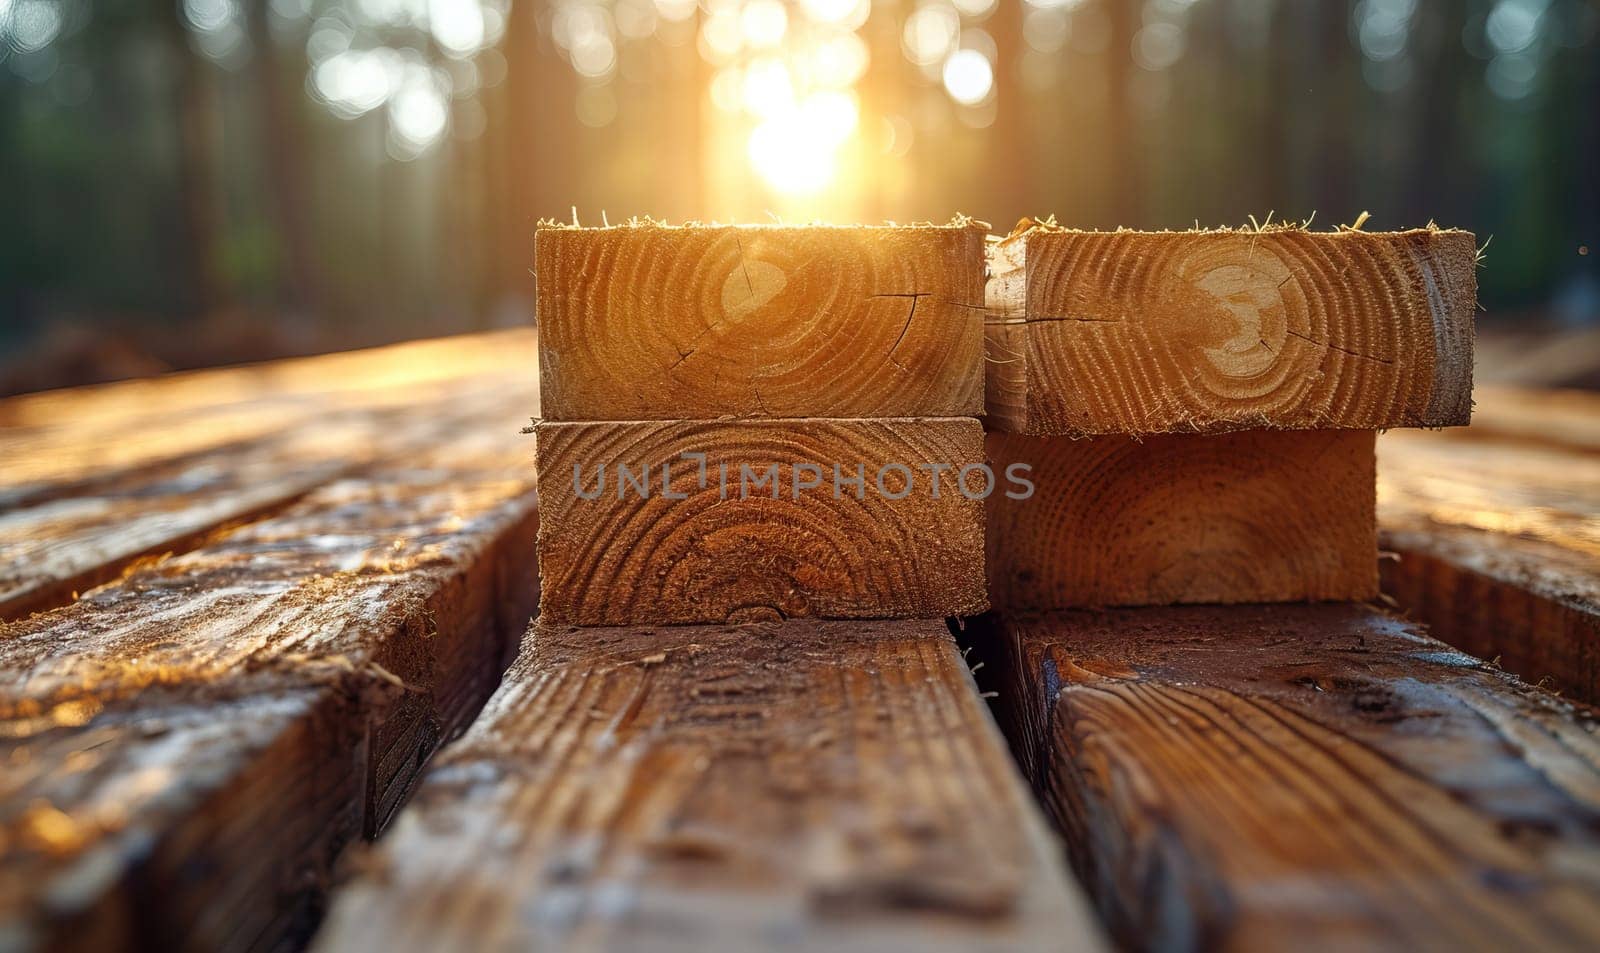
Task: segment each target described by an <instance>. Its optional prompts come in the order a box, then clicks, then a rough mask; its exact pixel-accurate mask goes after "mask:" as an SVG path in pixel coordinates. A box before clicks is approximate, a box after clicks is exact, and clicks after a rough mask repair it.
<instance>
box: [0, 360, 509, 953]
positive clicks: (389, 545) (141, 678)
mask: <svg viewBox="0 0 1600 953" xmlns="http://www.w3.org/2000/svg"><path fill="white" fill-rule="evenodd" d="M532 383H533V382H532V380H531V379H530V380H529V381H528V382H527V385H526V387H525V388H523V389H522V390H520V391H518V390H515V389H513V390H510V391H509V392H507V393H504V394H502V396H501V398H500V403H499V404H498V409H496V410H492V411H490V410H481V411H480V412H478V413H475V414H469V413H466V412H465V411H464V410H463V409H460V408H458V409H457V412H455V413H449V412H444V411H441V410H440V409H439V408H430V410H429V413H426V414H418V415H416V419H415V421H414V422H413V423H412V425H411V428H410V429H411V434H412V437H413V438H414V439H415V443H416V446H415V447H414V448H413V453H412V454H411V455H410V456H409V457H407V458H406V459H404V460H401V461H395V462H391V463H388V464H385V465H383V466H377V467H373V468H371V469H369V470H367V471H366V472H364V473H362V474H360V475H359V476H352V477H349V478H345V479H341V480H338V481H335V482H333V483H329V484H327V485H325V486H322V487H320V488H318V489H316V490H314V491H312V492H310V493H309V494H307V495H306V496H305V497H304V498H303V499H301V500H300V501H299V502H297V503H296V504H294V505H293V506H291V507H289V508H287V509H285V510H284V511H283V512H281V513H280V514H278V515H276V516H274V517H273V518H271V519H268V520H264V521H261V522H258V523H253V524H250V525H247V526H244V527H241V528H238V529H235V530H233V531H231V532H229V533H226V534H223V535H221V536H219V537H217V538H215V539H212V540H209V541H208V542H207V543H206V544H205V545H204V546H202V547H200V548H197V549H195V550H193V551H191V552H189V553H186V554H184V555H181V556H177V557H174V558H171V559H166V560H161V561H155V562H150V563H147V564H142V565H140V566H138V567H136V568H135V569H133V570H132V571H131V572H130V573H129V574H128V575H126V576H125V577H124V578H123V579H122V580H120V581H119V582H117V583H114V584H111V585H108V586H105V587H102V588H100V589H97V590H95V591H93V592H90V593H88V594H86V595H85V596H84V597H83V598H82V599H80V600H79V601H77V602H75V603H74V604H72V605H70V606H66V607H63V608H60V609H57V610H54V611H51V612H48V613H42V614H38V615H35V616H32V617H30V618H28V619H25V620H19V621H16V622H12V623H9V624H5V625H0V761H3V762H4V763H6V764H7V765H10V766H16V767H17V769H18V770H16V771H11V770H9V769H8V771H7V773H6V776H5V780H4V781H3V782H0V794H3V796H0V843H3V844H4V845H6V849H5V850H4V851H0V885H3V889H0V937H4V938H5V939H6V940H8V941H11V940H13V939H15V945H16V946H17V947H18V948H20V949H31V948H60V947H71V946H73V945H74V944H81V945H82V946H83V947H85V948H94V947H96V946H105V945H109V946H111V947H153V946H161V947H163V948H165V947H169V946H177V947H181V948H189V949H206V950H216V949H260V948H267V947H272V946H275V945H276V944H278V943H279V942H281V941H282V940H284V939H285V936H286V934H292V932H293V931H294V930H296V929H303V928H304V926H305V925H306V924H307V923H308V922H309V918H310V917H311V915H312V914H313V913H314V909H313V907H314V903H315V900H316V898H317V896H318V889H319V884H320V883H321V881H322V880H323V879H325V877H326V873H327V869H328V864H329V863H330V862H331V860H332V858H333V856H334V854H335V853H336V852H337V850H338V848H339V847H340V846H341V845H342V844H343V843H344V841H345V840H347V839H348V837H349V836H351V834H352V833H353V832H359V831H362V830H365V831H366V832H368V833H371V832H373V831H375V830H376V829H377V828H379V827H380V826H381V825H382V824H383V823H384V822H385V821H386V820H387V818H388V816H389V815H390V814H391V813H392V812H393V811H394V810H395V809H396V808H397V807H398V805H399V803H400V802H401V801H402V800H403V798H404V796H405V794H406V792H407V791H408V790H409V788H410V786H411V785H412V783H413V782H414V781H415V779H416V777H417V775H418V772H419V770H420V765H421V764H422V762H423V761H424V760H425V759H426V758H427V756H428V755H429V753H430V752H431V751H432V750H433V749H434V748H435V747H436V746H437V745H438V744H439V743H440V742H441V741H442V740H443V739H446V738H449V737H450V736H451V735H452V734H453V733H454V732H456V731H458V730H459V729H460V728H461V727H462V726H463V725H464V724H465V722H466V721H467V720H468V719H469V718H470V716H471V715H472V713H473V712H474V711H476V709H477V707H478V705H479V704H481V702H482V701H483V699H484V698H486V697H487V696H488V694H489V693H490V692H491V691H492V689H493V686H494V684H495V683H496V681H497V676H498V673H499V672H500V670H501V668H502V667H503V665H504V663H505V662H506V661H507V659H508V658H509V654H510V650H511V648H512V647H513V646H514V644H515V641H516V639H517V637H518V635H520V633H521V631H522V629H523V628H524V627H525V625H526V622H527V619H528V617H529V616H530V615H531V614H532V612H533V608H534V606H533V603H534V601H535V599H536V598H537V587H536V584H535V575H536V569H535V565H534V559H533V540H534V536H535V533H536V516H535V509H534V498H533V487H532V467H531V465H530V459H529V458H530V454H529V448H528V447H527V446H526V444H524V443H521V442H519V441H518V440H517V438H516V436H515V434H514V426H512V425H511V424H512V423H514V420H515V417H514V416H513V415H515V414H516V413H517V412H518V410H519V409H520V408H521V407H523V406H526V405H527V403H528V402H530V401H531V400H532V393H531V388H532Z"/></svg>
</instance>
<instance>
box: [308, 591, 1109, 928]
mask: <svg viewBox="0 0 1600 953" xmlns="http://www.w3.org/2000/svg"><path fill="white" fill-rule="evenodd" d="M1059 864H1060V860H1059V857H1058V855H1056V853H1055V850H1054V844H1053V842H1052V840H1051V839H1050V837H1049V836H1048V835H1047V834H1046V833H1045V832H1044V831H1043V829H1042V827H1041V824H1040V822H1039V820H1038V818H1037V814H1036V809H1035V808H1034V806H1033V804H1032V803H1031V801H1030V800H1029V798H1028V796H1027V793H1026V791H1025V790H1024V789H1023V787H1022V785H1021V784H1020V782H1019V780H1018V779H1017V777H1016V773H1015V768H1014V766H1013V765H1012V763H1011V761H1010V759H1009V758H1008V757H1007V755H1006V752H1005V750H1004V745H1003V742H1002V740H1001V739H1000V737H999V736H998V734H997V733H996V731H995V729H994V727H993V724H992V723H991V722H990V720H989V715H988V713H987V712H986V711H985V710H984V706H983V704H982V702H980V701H979V699H978V697H977V694H976V691H975V690H974V687H973V685H972V681H971V678H970V676H969V675H968V673H967V670H966V667H965V665H964V664H963V663H962V659H961V655H960V653H959V652H958V650H957V649H956V646H955V644H954V642H953V640H952V639H951V637H950V635H949V633H948V632H947V631H946V630H945V627H944V623H943V622H940V621H925V622H905V621H902V622H811V621H804V620H792V621H789V622H786V623H781V624H761V625H754V626H746V627H742V628H734V627H690V628H669V629H658V630H649V629H636V630H628V629H583V630H574V629H562V628H549V627H545V626H543V625H542V624H541V625H540V626H539V627H537V628H536V629H535V630H534V631H533V632H531V633H530V634H529V637H528V639H527V640H525V648H524V650H523V655H522V658H521V659H520V660H519V661H518V662H517V664H516V665H514V666H513V667H512V669H511V671H510V672H509V673H508V674H507V678H506V683H505V685H504V686H503V687H502V688H501V690H500V692H499V693H498V694H497V695H496V696H495V698H494V699H493V700H492V701H491V702H490V703H489V706H488V707H487V708H486V710H485V712H484V715H483V717H482V718H481V719H480V720H479V721H478V722H477V724H475V725H474V726H473V728H472V730H471V731H470V732H469V733H468V735H467V737H466V738H464V739H463V740H462V741H461V742H459V743H458V744H456V745H454V746H452V747H451V748H450V749H449V751H448V752H447V753H445V754H444V755H443V756H442V757H441V758H440V761H439V763H438V764H437V765H436V766H435V767H434V768H433V769H432V771H431V772H430V774H429V776H428V778H427V780H426V781H425V782H424V784H423V786H422V788H421V790H420V792H419V796H418V803H417V804H416V805H415V806H414V807H412V808H410V809H408V810H407V811H406V812H405V813H404V814H403V815H402V817H401V819H400V821H399V823H398V824H397V825H396V826H395V829H394V830H393V832H392V833H391V834H390V835H389V836H388V837H387V838H385V840H384V841H383V842H382V844H381V845H380V846H379V847H378V848H377V850H376V853H375V856H372V857H370V858H368V859H367V861H366V862H364V863H362V864H360V865H358V868H357V869H358V875H357V876H356V878H355V879H354V881H353V882H352V883H350V884H349V885H347V886H346V887H345V888H344V889H343V890H342V891H341V892H340V894H339V895H338V896H337V898H336V900H337V902H336V904H335V906H334V909H333V911H332V913H331V914H330V917H329V920H328V923H327V925H326V926H325V928H324V929H323V931H322V933H321V934H320V935H319V937H318V946H317V948H318V949H319V950H328V951H355V950H373V951H383V953H401V951H410V950H416V951H433V950H443V949H479V950H526V949H540V948H569V947H571V948H579V947H581V948H593V949H609V950H629V949H649V950H680V949H681V950H694V951H703V950H730V951H731V950H751V949H778V948H781V949H796V950H885V949H888V950H1095V949H1100V948H1101V943H1100V937H1099V932H1098V927H1097V926H1096V925H1095V924H1094V923H1093V919H1092V917H1091V916H1089V915H1088V913H1087V910H1086V907H1085V905H1084V903H1083V901H1082V898H1081V896H1080V894H1078V892H1077V890H1076V888H1075V887H1073V886H1071V885H1069V883H1068V882H1067V881H1066V880H1065V879H1064V878H1063V876H1062V872H1061V870H1060V867H1059Z"/></svg>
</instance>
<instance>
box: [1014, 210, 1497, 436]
mask: <svg viewBox="0 0 1600 953" xmlns="http://www.w3.org/2000/svg"><path fill="white" fill-rule="evenodd" d="M989 259H990V264H989V270H990V275H991V277H990V281H989V285H988V288H987V294H986V297H987V303H988V307H989V310H990V318H989V319H988V320H989V323H988V326H987V334H988V337H989V360H990V361H991V369H990V372H989V392H988V395H987V402H988V415H989V423H990V426H991V427H993V428H994V429H999V430H1006V431H1011V432H1015V433H1028V434H1069V435H1087V434H1113V433H1132V434H1151V433H1171V432H1216V431H1225V430H1248V429H1268V428H1271V429H1330V428H1351V429H1360V430H1374V429H1382V428H1386V427H1436V426H1447V425H1452V424H1464V423H1466V422H1467V419H1468V417H1469V416H1470V413H1471V407H1472V400H1471V393H1472V335H1473V308H1474V304H1475V300H1476V289H1477V278H1476V273H1475V268H1476V249H1475V246H1474V239H1473V236H1472V234H1471V233H1469V232H1461V231H1441V230H1435V229H1426V230H1417V231H1409V232H1398V233H1389V234H1369V233H1365V232H1354V231H1344V232H1335V233H1313V232H1309V231H1305V230H1303V229H1271V230H1266V231H1261V232H1255V231H1209V232H1161V233H1151V232H1133V231H1117V232H1078V231H1068V230H1064V229H1045V228H1037V227H1036V228H1032V229H1028V230H1024V231H1020V232H1018V233H1017V234H1015V235H1013V236H1011V237H1010V238H1008V239H1006V240H1005V241H1002V242H1000V243H997V244H995V245H992V246H991V247H990V251H989Z"/></svg>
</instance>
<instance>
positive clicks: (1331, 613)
mask: <svg viewBox="0 0 1600 953" xmlns="http://www.w3.org/2000/svg"><path fill="white" fill-rule="evenodd" d="M974 638H975V639H978V640H987V641H988V642H989V643H990V647H991V649H992V650H993V654H994V655H995V656H997V657H998V658H997V665H996V669H995V672H994V675H993V678H994V679H995V680H996V686H997V688H998V690H999V692H1000V700H1001V705H1002V708H1003V712H1002V714H1001V720H1002V724H1003V725H1004V726H1005V727H1006V729H1007V731H1008V734H1010V735H1011V738H1012V746H1013V749H1014V750H1015V751H1017V752H1018V754H1019V757H1020V759H1021V761H1022V762H1023V764H1024V770H1025V773H1028V774H1030V775H1031V777H1032V778H1033V781H1034V784H1035V786H1036V789H1037V790H1038V791H1039V792H1040V794H1041V796H1042V798H1043V799H1044V801H1045V803H1046V806H1047V809H1048V810H1049V812H1050V813H1052V814H1053V816H1054V817H1055V819H1056V820H1057V822H1058V823H1059V825H1060V827H1061V829H1062V831H1063V833H1064V835H1065V836H1066V839H1067V841H1068V847H1069V851H1070V853H1071V855H1072V857H1073V862H1074V865H1075V866H1076V868H1077V870H1078V872H1079V874H1080V877H1081V878H1082V880H1083V881H1084V883H1085V884H1086V886H1088V888H1089V890H1090V892H1091V893H1092V894H1093V896H1094V898H1095V900H1096V902H1097V903H1098V905H1099V908H1100V910H1101V912H1102V914H1103V915H1104V916H1105V917H1106V919H1107V921H1108V923H1109V925H1110V927H1111V929H1112V931H1113V933H1114V935H1115V936H1117V938H1118V939H1119V940H1121V941H1122V942H1123V943H1124V944H1126V945H1127V946H1129V947H1130V948H1134V949H1160V950H1188V949H1206V950H1276V949H1297V950H1298V949H1364V950H1365V949H1390V950H1418V949H1437V950H1459V949H1483V950H1499V949H1541V950H1558V949H1559V950H1583V949H1593V948H1594V947H1595V945H1596V943H1597V942H1600V738H1597V734H1596V724H1595V722H1594V720H1593V713H1592V712H1591V711H1589V710H1587V709H1575V708H1574V707H1573V706H1571V705H1568V704H1566V703H1564V702H1561V701H1560V700H1558V699H1556V698H1555V697H1554V696H1551V695H1549V694H1547V693H1544V692H1541V691H1538V690H1535V689H1532V688H1530V687H1528V686H1527V685H1526V684H1524V683H1522V682H1519V681H1518V680H1517V679H1515V678H1514V677H1512V676H1509V675H1507V674H1506V673H1504V672H1502V671H1499V670H1498V669H1494V668H1492V667H1490V666H1488V665H1486V664H1484V663H1481V662H1478V661H1477V660H1475V659H1472V658H1470V657H1468V656H1465V655H1462V654H1460V653H1458V652H1455V651H1453V650H1451V649H1449V648H1447V647H1446V646H1444V645H1443V644H1441V643H1439V642H1437V641H1435V640H1433V639H1431V638H1429V637H1427V636H1426V635H1424V634H1423V633H1422V631H1421V630H1420V629H1419V628H1417V627H1415V626H1414V625H1412V624H1409V623H1405V622H1402V621H1400V620H1398V619H1396V618H1394V617H1392V616H1389V615H1387V614H1384V613H1382V612H1379V611H1377V610H1374V609H1370V608H1366V607H1362V606H1356V605H1328V606H1238V607H1190V608H1183V609H1170V608H1168V609H1130V610H1119V611H1115V612H1105V613H1091V612H1061V613H1054V614H1047V615H1043V616H1027V617H1022V616H1015V617H1010V618H1007V619H1001V620H990V624H989V627H988V628H985V629H983V630H982V631H980V632H977V633H974Z"/></svg>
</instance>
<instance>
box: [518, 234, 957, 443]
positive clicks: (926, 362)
mask: <svg viewBox="0 0 1600 953" xmlns="http://www.w3.org/2000/svg"><path fill="white" fill-rule="evenodd" d="M534 259H535V265H534V270H535V272H536V273H537V276H538V284H539V294H538V302H539V333H540V338H539V367H540V373H541V379H542V396H543V400H542V406H543V408H544V415H545V418H546V419H549V420H568V421H570V420H656V419H680V418H683V419H691V418H692V419H708V418H718V417H919V416H929V417H947V416H974V415H976V414H978V413H981V412H982V410H983V235H982V232H981V231H980V230H978V229H976V228H966V227H932V226H929V227H920V226H918V227H882V228H856V227H850V228H837V227H815V226H806V227H790V226H755V225H746V226H705V227H702V226H691V227H681V228H671V227H661V226H653V225H641V226H623V227H615V228H582V229H579V228H565V227H556V228H541V229H540V230H539V231H538V232H537V234H536V237H535V252H534Z"/></svg>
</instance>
